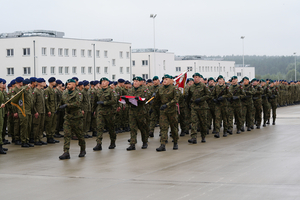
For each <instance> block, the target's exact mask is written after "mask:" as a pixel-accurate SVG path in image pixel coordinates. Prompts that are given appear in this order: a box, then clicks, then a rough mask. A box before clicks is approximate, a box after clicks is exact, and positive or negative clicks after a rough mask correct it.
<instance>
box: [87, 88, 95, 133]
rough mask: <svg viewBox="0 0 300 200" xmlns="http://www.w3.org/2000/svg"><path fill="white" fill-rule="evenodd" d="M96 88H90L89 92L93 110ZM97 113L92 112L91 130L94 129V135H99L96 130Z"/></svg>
mask: <svg viewBox="0 0 300 200" xmlns="http://www.w3.org/2000/svg"><path fill="white" fill-rule="evenodd" d="M96 92H97V90H96V89H90V90H89V92H88V94H89V96H90V101H91V110H93V108H94V106H95V105H94V100H95V96H96ZM96 121H97V115H96V114H95V115H94V112H92V113H91V130H92V131H93V136H97V135H96V132H97V123H96Z"/></svg>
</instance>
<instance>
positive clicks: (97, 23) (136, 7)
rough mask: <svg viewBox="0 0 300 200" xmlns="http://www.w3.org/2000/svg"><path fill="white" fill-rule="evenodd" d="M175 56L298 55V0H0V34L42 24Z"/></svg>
mask: <svg viewBox="0 0 300 200" xmlns="http://www.w3.org/2000/svg"><path fill="white" fill-rule="evenodd" d="M151 13H155V14H157V17H156V18H155V29H156V31H155V32H156V47H157V48H159V49H168V50H169V52H174V53H175V54H176V55H231V54H234V55H242V39H241V36H242V35H243V36H245V39H244V46H245V47H244V50H245V55H292V54H293V52H297V54H298V55H299V54H300V40H299V37H300V28H299V27H300V23H299V21H300V0H147V1H145V0H0V24H1V26H0V33H6V32H14V31H20V30H34V29H46V30H57V31H62V32H65V37H68V38H83V39H96V38H112V39H113V40H114V41H119V42H130V43H132V48H133V49H135V48H153V19H152V18H150V14H151Z"/></svg>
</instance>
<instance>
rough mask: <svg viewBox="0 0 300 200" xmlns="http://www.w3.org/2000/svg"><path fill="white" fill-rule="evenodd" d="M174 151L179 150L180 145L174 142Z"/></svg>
mask: <svg viewBox="0 0 300 200" xmlns="http://www.w3.org/2000/svg"><path fill="white" fill-rule="evenodd" d="M173 150H178V144H177V142H174V145H173Z"/></svg>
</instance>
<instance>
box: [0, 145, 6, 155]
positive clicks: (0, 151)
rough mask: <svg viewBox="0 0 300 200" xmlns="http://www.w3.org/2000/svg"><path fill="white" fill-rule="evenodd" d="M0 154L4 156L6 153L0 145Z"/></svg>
mask: <svg viewBox="0 0 300 200" xmlns="http://www.w3.org/2000/svg"><path fill="white" fill-rule="evenodd" d="M0 154H6V152H5V151H4V149H3V147H2V145H0Z"/></svg>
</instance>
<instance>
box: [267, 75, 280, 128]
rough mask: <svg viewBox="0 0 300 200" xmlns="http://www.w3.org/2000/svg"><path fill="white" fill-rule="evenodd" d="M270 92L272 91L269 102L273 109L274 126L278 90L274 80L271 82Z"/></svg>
mask: <svg viewBox="0 0 300 200" xmlns="http://www.w3.org/2000/svg"><path fill="white" fill-rule="evenodd" d="M270 90H271V96H270V97H269V102H270V104H271V109H272V117H273V125H275V120H276V109H277V97H278V88H277V87H276V86H275V84H274V82H273V81H272V80H270Z"/></svg>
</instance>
